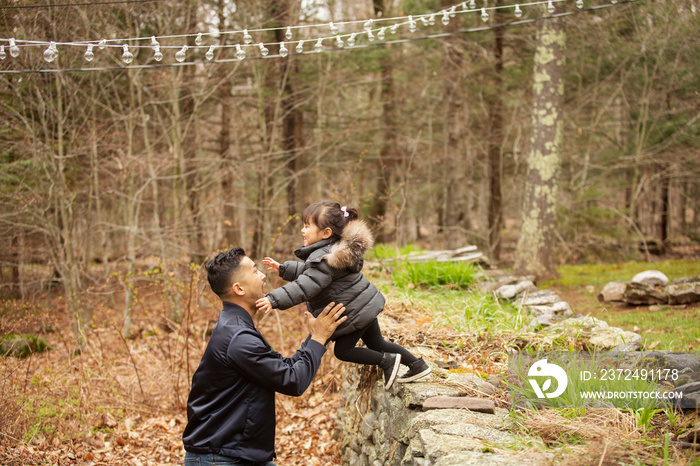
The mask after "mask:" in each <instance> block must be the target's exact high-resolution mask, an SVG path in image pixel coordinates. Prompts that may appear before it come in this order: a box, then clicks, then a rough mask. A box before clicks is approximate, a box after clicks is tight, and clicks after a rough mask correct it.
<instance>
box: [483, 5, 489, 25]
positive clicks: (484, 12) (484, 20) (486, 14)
mask: <svg viewBox="0 0 700 466" xmlns="http://www.w3.org/2000/svg"><path fill="white" fill-rule="evenodd" d="M488 20H489V14H488V12H487V11H486V8H482V9H481V21H483V22H486V21H488Z"/></svg>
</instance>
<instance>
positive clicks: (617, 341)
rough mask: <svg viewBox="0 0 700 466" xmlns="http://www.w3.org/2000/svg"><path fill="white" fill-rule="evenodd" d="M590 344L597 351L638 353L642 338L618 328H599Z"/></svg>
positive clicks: (594, 332) (589, 341)
mask: <svg viewBox="0 0 700 466" xmlns="http://www.w3.org/2000/svg"><path fill="white" fill-rule="evenodd" d="M588 344H589V347H591V348H593V349H596V350H614V351H637V350H638V349H639V347H640V345H641V344H642V336H641V335H639V334H638V333H634V332H629V331H626V330H622V329H620V328H617V327H604V328H597V329H595V330H594V331H593V332H592V334H591V336H590V338H589V339H588Z"/></svg>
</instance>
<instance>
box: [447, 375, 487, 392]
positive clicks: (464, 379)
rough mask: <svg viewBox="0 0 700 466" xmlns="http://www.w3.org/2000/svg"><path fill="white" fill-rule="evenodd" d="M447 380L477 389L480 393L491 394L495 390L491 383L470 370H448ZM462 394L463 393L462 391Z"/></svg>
mask: <svg viewBox="0 0 700 466" xmlns="http://www.w3.org/2000/svg"><path fill="white" fill-rule="evenodd" d="M447 382H456V383H458V384H461V385H465V386H466V387H467V388H471V389H474V390H477V391H479V392H481V393H485V394H487V395H491V394H493V393H495V392H496V387H494V386H493V384H492V383H490V382H487V381H486V380H484V379H482V378H481V377H479V376H478V375H477V374H474V373H471V372H463V373H459V372H450V373H448V374H447ZM462 394H465V393H464V392H463V393H462Z"/></svg>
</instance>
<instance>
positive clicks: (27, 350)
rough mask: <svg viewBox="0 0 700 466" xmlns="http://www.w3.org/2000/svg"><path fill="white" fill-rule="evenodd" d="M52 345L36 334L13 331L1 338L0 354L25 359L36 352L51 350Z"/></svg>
mask: <svg viewBox="0 0 700 466" xmlns="http://www.w3.org/2000/svg"><path fill="white" fill-rule="evenodd" d="M50 349H51V347H50V346H49V344H48V343H46V341H45V340H44V339H43V338H40V337H37V336H35V335H18V334H15V333H11V334H9V335H5V336H4V337H2V340H0V355H3V356H14V357H16V358H20V359H24V358H26V357H27V356H29V355H32V354H34V353H43V352H44V351H49V350H50Z"/></svg>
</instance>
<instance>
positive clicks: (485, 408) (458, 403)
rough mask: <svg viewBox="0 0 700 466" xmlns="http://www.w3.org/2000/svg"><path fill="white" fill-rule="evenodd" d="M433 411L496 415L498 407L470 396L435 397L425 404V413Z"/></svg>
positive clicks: (488, 401)
mask: <svg viewBox="0 0 700 466" xmlns="http://www.w3.org/2000/svg"><path fill="white" fill-rule="evenodd" d="M431 409H468V410H470V411H477V412H479V413H488V414H495V413H496V405H495V404H494V402H493V401H491V400H487V399H485V398H472V397H468V396H456V397H455V396H435V397H432V398H428V399H427V400H425V401H424V402H423V411H428V410H431Z"/></svg>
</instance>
